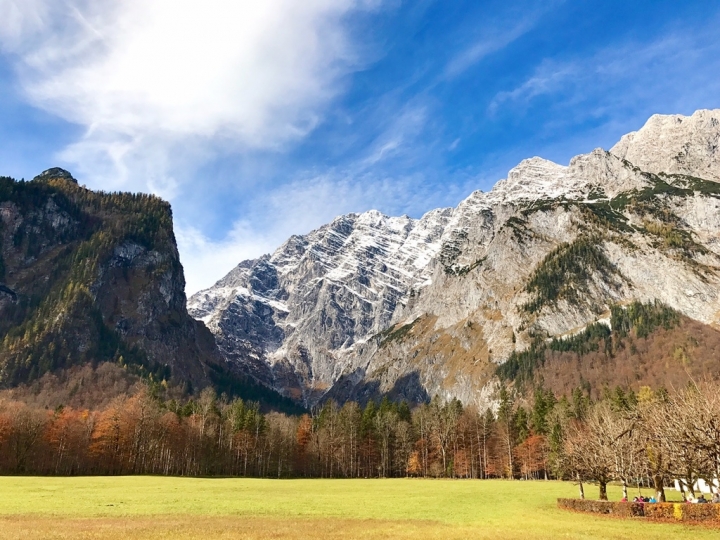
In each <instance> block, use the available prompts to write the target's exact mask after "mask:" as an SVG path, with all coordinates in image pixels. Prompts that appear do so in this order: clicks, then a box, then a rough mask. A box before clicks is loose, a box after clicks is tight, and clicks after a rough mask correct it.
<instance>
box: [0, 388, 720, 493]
mask: <svg viewBox="0 0 720 540" xmlns="http://www.w3.org/2000/svg"><path fill="white" fill-rule="evenodd" d="M718 389H719V388H718V386H717V385H715V386H711V385H706V386H702V387H700V386H693V387H692V388H688V389H685V390H682V391H679V392H676V393H674V394H672V395H671V394H670V393H669V392H667V391H664V390H659V391H652V390H650V389H649V388H642V389H641V390H640V392H638V393H635V392H633V391H626V390H623V389H622V388H619V387H618V388H616V389H614V390H610V389H606V391H605V393H604V395H603V398H602V399H600V400H598V401H597V402H592V401H591V400H590V398H589V397H588V394H587V393H586V392H585V391H584V390H582V389H580V388H578V389H576V390H575V391H574V392H572V394H571V395H570V396H563V397H560V398H559V399H558V398H556V396H554V395H553V394H552V393H551V392H549V391H546V390H543V389H537V390H535V392H534V394H533V396H532V397H531V398H530V399H524V398H521V397H518V396H516V395H515V394H514V392H513V391H512V389H511V388H508V387H505V386H500V387H499V389H498V392H497V395H496V398H497V399H496V403H495V405H494V406H493V407H492V408H488V409H485V410H479V409H477V408H475V407H465V406H463V405H462V403H460V402H459V401H458V400H450V401H444V400H441V399H440V398H437V397H436V398H434V399H433V400H432V401H431V402H429V403H427V404H422V405H418V406H415V407H412V408H411V407H410V406H409V405H408V404H407V403H393V402H390V401H388V400H387V399H384V400H382V401H381V402H379V403H376V402H373V401H370V402H368V403H367V405H365V406H361V405H360V404H358V403H356V402H347V403H345V404H344V405H342V406H339V405H337V404H336V403H335V402H333V401H328V402H326V403H325V404H323V405H322V406H321V407H318V408H316V409H315V410H313V411H312V413H309V414H303V415H286V414H283V413H278V412H263V411H261V409H260V406H259V405H258V404H257V403H252V402H246V401H243V400H240V399H232V400H230V399H227V398H226V397H224V396H220V397H218V396H217V395H216V394H215V393H214V391H213V390H212V389H209V388H208V389H205V390H203V391H202V392H201V393H200V395H199V396H198V397H197V399H194V400H190V401H187V402H185V403H179V402H176V401H172V400H171V401H162V400H161V399H159V398H158V397H157V395H156V394H155V392H154V391H153V389H152V387H150V386H145V387H143V389H142V390H141V391H140V392H138V393H136V394H135V395H133V396H131V397H126V396H123V397H119V398H117V399H116V400H114V401H113V402H111V403H110V404H109V405H108V406H106V407H104V408H102V409H101V410H77V409H72V408H69V407H64V408H62V407H60V408H58V409H56V410H46V409H41V408H36V407H32V406H30V405H28V404H25V403H22V402H14V401H0V474H43V475H80V474H100V475H113V474H160V475H187V476H213V475H223V476H226V475H227V476H253V477H276V478H285V477H322V478H370V477H401V476H417V477H445V478H480V479H482V478H523V479H528V480H530V479H548V478H563V479H572V480H575V481H579V483H580V486H581V489H582V485H583V483H585V482H595V483H597V484H598V485H599V486H600V496H601V498H606V497H607V495H606V493H607V492H606V486H607V484H608V483H609V482H610V481H613V480H618V481H620V482H621V483H622V484H623V486H624V487H625V489H626V490H627V488H628V487H629V486H632V485H635V484H638V483H643V484H645V485H655V487H656V488H657V490H658V500H662V498H663V497H664V495H663V486H664V485H666V484H667V482H669V481H670V480H671V479H673V478H683V479H687V483H686V484H685V486H684V488H685V489H687V490H688V491H690V492H693V484H694V481H695V480H697V479H698V478H705V479H706V480H708V481H712V479H713V478H717V477H718V472H719V468H720V398H718V397H717V396H719V395H720V393H719V392H718ZM693 494H694V492H693Z"/></svg>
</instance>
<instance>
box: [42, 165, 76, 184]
mask: <svg viewBox="0 0 720 540" xmlns="http://www.w3.org/2000/svg"><path fill="white" fill-rule="evenodd" d="M55 178H62V179H63V180H69V181H70V182H74V183H75V184H77V183H78V181H77V180H75V178H73V175H72V174H70V173H69V172H68V171H66V170H65V169H61V168H60V167H52V168H50V169H48V170H46V171H43V172H41V173H40V174H38V175H37V176H36V177H35V178H34V179H33V180H41V181H47V180H52V179H55Z"/></svg>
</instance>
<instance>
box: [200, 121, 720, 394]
mask: <svg viewBox="0 0 720 540" xmlns="http://www.w3.org/2000/svg"><path fill="white" fill-rule="evenodd" d="M719 147H720V110H700V111H697V112H695V113H694V114H693V115H692V116H687V117H686V116H680V115H672V116H663V115H655V116H653V117H651V118H650V119H649V120H648V122H647V123H646V124H645V125H644V126H643V127H642V128H641V129H639V130H638V131H637V132H633V133H630V134H628V135H625V136H623V137H622V138H621V140H620V141H619V142H618V143H617V144H616V145H615V146H613V147H612V148H611V149H610V150H609V151H606V150H602V149H596V150H594V151H592V152H590V153H588V154H583V155H579V156H577V157H575V158H573V159H572V160H571V161H570V163H569V165H567V166H563V165H559V164H556V163H553V162H550V161H547V160H544V159H541V158H538V157H534V158H531V159H527V160H525V161H523V162H521V163H520V164H519V165H518V166H517V167H515V168H514V169H512V170H511V171H510V172H509V173H508V176H507V178H506V179H504V180H501V181H499V182H498V183H497V184H496V185H495V186H494V187H493V189H492V190H491V191H489V192H487V193H484V192H482V191H475V192H473V193H472V194H470V196H469V197H467V198H466V199H465V200H464V201H462V202H461V203H460V204H459V205H458V206H457V207H456V208H440V209H437V210H432V211H430V212H428V213H427V214H425V215H424V216H422V217H421V218H420V219H413V218H410V217H408V216H401V217H388V216H385V215H383V214H381V213H379V212H377V211H369V212H365V213H362V214H347V215H344V216H340V217H338V218H336V219H335V220H333V221H332V222H331V223H329V224H327V225H324V226H322V227H320V228H318V229H317V230H314V231H312V232H310V233H309V234H306V235H298V236H292V237H291V238H289V239H288V240H287V241H286V242H285V243H284V244H283V245H282V246H280V247H279V248H278V249H277V250H276V251H275V252H274V253H272V254H269V255H265V256H263V257H260V258H258V259H254V260H247V261H242V262H241V263H240V264H238V266H237V267H236V268H234V269H233V270H232V271H231V272H230V273H229V274H228V275H226V276H225V277H224V278H223V279H221V280H220V281H218V282H217V283H216V284H215V285H214V286H212V287H210V288H208V289H206V290H203V291H200V292H198V293H197V294H195V295H193V296H192V297H191V298H190V299H189V300H188V313H189V314H190V315H191V316H192V317H194V318H195V319H197V320H198V321H201V322H203V323H204V324H205V325H207V328H208V329H209V330H210V331H211V332H212V334H213V335H214V336H215V342H216V344H217V347H218V350H219V352H220V354H221V355H222V357H223V358H224V360H225V361H226V362H227V364H228V366H230V368H231V369H232V370H234V371H236V372H238V373H242V374H245V375H247V376H249V377H250V378H252V379H253V380H255V381H257V382H258V383H259V384H261V385H264V386H265V387H267V388H270V389H273V390H275V391H277V392H279V393H281V394H283V395H284V396H287V397H289V398H291V399H293V400H295V401H297V402H300V403H302V404H304V405H306V406H313V405H315V404H317V403H319V402H321V401H322V400H324V399H328V398H333V399H336V400H338V401H341V402H342V401H345V400H347V399H357V400H360V401H366V400H368V399H371V398H375V397H377V396H380V395H390V396H391V397H394V398H397V399H407V400H410V401H414V402H419V401H424V400H427V399H428V398H429V397H432V396H434V395H440V396H441V397H443V398H452V397H457V398H459V399H461V400H462V401H463V402H465V403H477V404H483V403H487V402H488V401H489V400H491V399H492V395H493V393H494V392H495V389H496V387H497V384H498V380H500V379H502V378H503V376H504V377H506V378H510V379H513V377H514V378H515V379H517V375H518V373H521V372H522V373H525V375H526V376H530V377H535V382H538V379H537V378H538V377H539V378H540V379H542V378H546V379H547V378H548V377H555V378H556V379H557V378H560V379H562V377H561V376H560V375H563V376H565V379H563V380H567V384H568V385H572V384H587V380H585V379H583V377H588V376H589V373H591V372H592V373H595V375H594V377H595V379H593V381H594V384H595V386H597V387H599V386H600V383H601V382H603V384H605V383H607V384H609V383H612V382H618V383H619V382H622V383H623V384H629V385H636V386H637V385H639V384H642V383H644V382H649V381H650V380H652V381H654V382H657V379H653V378H652V377H651V372H653V371H654V370H658V369H659V370H661V371H663V372H666V373H668V374H673V373H675V374H678V373H680V374H682V373H685V374H688V376H689V375H692V376H713V377H714V376H717V374H718V371H720V370H718V369H717V368H718V366H717V365H716V364H717V352H718V351H717V350H716V349H715V348H714V347H715V343H716V340H717V341H718V342H720V340H718V339H717V338H718V335H717V334H718V328H720V149H719ZM617 310H623V311H622V312H618V311H617ZM622 313H627V314H628V315H627V316H625V315H622ZM668 314H670V315H668ZM626 319H627V320H628V321H630V322H629V323H628V324H629V327H628V328H629V333H628V332H625V333H623V334H622V335H621V334H618V333H617V332H618V331H619V328H612V330H610V328H609V327H611V326H612V323H613V321H614V322H616V324H621V321H624V320H626ZM619 321H620V322H619ZM648 321H656V322H657V324H651V325H650V326H648V324H647V322H648ZM598 325H601V326H603V327H604V328H607V329H608V332H610V334H611V335H610V334H609V335H608V336H605V337H603V336H602V335H600V334H602V331H600V334H598V333H597V332H596V329H597V328H598V327H599V326H598ZM643 329H644V330H643ZM691 330H692V331H691ZM578 336H580V337H582V336H585V337H584V338H583V339H585V340H586V342H587V343H588V344H589V345H587V346H583V347H581V349H582V351H584V352H582V353H581V352H574V353H572V354H571V356H572V355H574V356H573V358H572V359H571V358H567V356H568V354H570V353H569V352H568V351H570V349H568V350H565V349H564V348H563V347H564V345H561V344H562V343H575V342H577V340H578V339H579V338H578ZM602 339H605V340H606V343H609V344H610V345H608V346H607V347H606V348H605V353H604V355H603V354H599V353H598V352H597V351H598V343H599V342H600V341H601V340H602ZM689 339H690V340H691V341H688V340H689ZM573 340H574V341H573ZM628 340H629V341H628ZM662 340H665V341H662ZM653 342H655V343H664V348H663V349H662V354H659V355H658V354H657V350H656V348H654V347H653V346H652V343H653ZM552 344H554V345H552ZM578 347H580V346H578ZM626 348H627V351H625V352H622V351H621V349H623V350H624V349H626ZM585 349H587V351H585ZM563 351H565V352H563ZM578 351H580V349H578ZM628 351H631V352H628ZM653 351H655V352H653ZM586 353H587V354H591V353H592V354H594V355H595V356H593V357H592V358H589V359H588V363H589V364H583V362H581V361H580V360H578V359H580V358H581V357H583V356H584V355H586ZM563 354H564V355H565V356H563ZM643 355H645V356H643ZM563 358H564V359H565V360H563ZM623 359H624V360H623ZM621 360H622V362H625V364H622V362H621ZM523 362H524V364H523ZM628 363H629V364H630V365H631V366H632V365H636V366H637V365H642V366H644V367H643V369H642V370H640V371H638V370H637V369H630V370H629V371H628V370H627V369H626V368H627V364H628ZM502 366H516V367H517V366H521V367H522V366H524V367H523V369H519V368H518V369H514V370H513V369H509V368H508V367H506V368H505V369H503V368H502ZM588 366H591V367H592V369H590V368H589V367H588ZM626 371H627V372H628V373H629V372H632V373H633V374H632V375H627V374H626ZM566 372H568V373H570V374H569V375H568V373H566ZM553 373H554V375H553ZM620 373H625V375H623V376H622V377H623V378H622V380H619V379H618V377H620V375H619V374H620ZM583 374H584V375H583ZM668 377H670V376H669V375H668ZM670 379H672V380H675V379H677V380H680V379H678V378H677V377H676V378H675V379H673V378H672V377H670ZM516 382H517V381H516ZM540 382H541V381H540ZM661 382H662V381H661Z"/></svg>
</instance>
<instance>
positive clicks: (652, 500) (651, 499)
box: [648, 495, 657, 503]
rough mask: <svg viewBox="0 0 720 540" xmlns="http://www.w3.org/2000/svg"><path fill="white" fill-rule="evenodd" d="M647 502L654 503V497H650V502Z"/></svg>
mask: <svg viewBox="0 0 720 540" xmlns="http://www.w3.org/2000/svg"><path fill="white" fill-rule="evenodd" d="M648 502H649V503H656V502H657V500H656V499H655V496H654V495H653V496H652V497H650V500H649V501H648Z"/></svg>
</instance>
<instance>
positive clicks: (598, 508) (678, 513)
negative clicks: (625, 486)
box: [557, 499, 720, 524]
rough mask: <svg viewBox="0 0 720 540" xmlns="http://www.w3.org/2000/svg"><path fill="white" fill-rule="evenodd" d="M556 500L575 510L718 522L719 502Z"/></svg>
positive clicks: (563, 505)
mask: <svg viewBox="0 0 720 540" xmlns="http://www.w3.org/2000/svg"><path fill="white" fill-rule="evenodd" d="M557 502H558V507H559V508H564V509H566V510H575V511H577V512H588V513H592V514H607V515H613V516H616V517H646V518H649V519H657V520H669V519H675V520H677V521H706V522H707V521H710V522H714V523H718V524H720V504H687V503H634V502H610V501H592V500H587V499H586V500H583V499H558V501H557Z"/></svg>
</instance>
